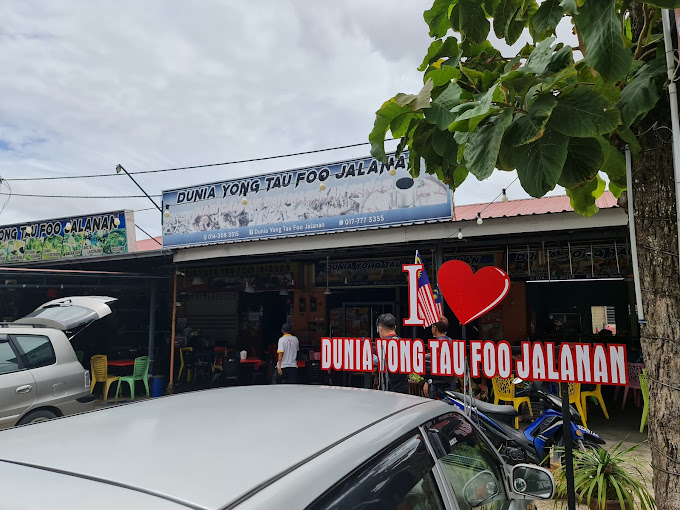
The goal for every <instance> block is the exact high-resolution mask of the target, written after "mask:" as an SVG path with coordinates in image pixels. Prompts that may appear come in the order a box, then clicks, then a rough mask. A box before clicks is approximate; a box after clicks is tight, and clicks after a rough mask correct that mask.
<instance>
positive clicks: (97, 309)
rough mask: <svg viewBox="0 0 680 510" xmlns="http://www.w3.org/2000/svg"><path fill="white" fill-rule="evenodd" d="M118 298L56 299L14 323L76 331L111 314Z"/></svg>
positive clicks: (79, 297) (84, 297)
mask: <svg viewBox="0 0 680 510" xmlns="http://www.w3.org/2000/svg"><path fill="white" fill-rule="evenodd" d="M116 300H117V298H112V297H106V296H73V297H65V298H59V299H55V300H53V301H49V302H48V303H45V304H44V305H41V306H39V307H38V308H37V309H36V310H34V311H33V312H31V313H29V314H28V315H27V316H26V317H23V318H21V319H17V320H16V321H14V322H15V323H17V324H34V325H39V326H46V327H48V328H54V329H58V330H61V331H74V330H75V329H78V328H81V327H84V326H87V325H88V324H91V323H92V322H94V321H96V320H99V319H101V318H102V317H106V316H107V315H109V314H110V313H111V308H110V307H109V303H112V302H114V301H116Z"/></svg>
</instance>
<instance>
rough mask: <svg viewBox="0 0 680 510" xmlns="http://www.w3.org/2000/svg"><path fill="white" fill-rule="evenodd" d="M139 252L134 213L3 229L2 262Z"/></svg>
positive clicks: (76, 218) (111, 213) (79, 218)
mask: <svg viewBox="0 0 680 510" xmlns="http://www.w3.org/2000/svg"><path fill="white" fill-rule="evenodd" d="M135 249H136V243H135V226H134V217H133V212H132V211H117V212H110V213H99V214H91V215H87V216H75V217H71V218H60V219H52V220H41V221H34V222H27V223H20V224H16V225H5V226H0V263H10V264H11V263H19V262H38V261H41V260H60V259H78V258H87V257H97V256H105V255H116V254H123V253H127V252H131V251H135Z"/></svg>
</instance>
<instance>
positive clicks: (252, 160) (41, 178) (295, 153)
mask: <svg viewBox="0 0 680 510" xmlns="http://www.w3.org/2000/svg"><path fill="white" fill-rule="evenodd" d="M392 140H396V138H387V139H385V141H386V142H389V141H392ZM369 144H370V142H361V143H353V144H350V145H338V146H337V147H327V148H325V149H314V150H310V151H302V152H291V153H289V154H278V155H276V156H263V157H261V158H249V159H239V160H234V161H225V162H223V163H208V164H205V165H193V166H181V167H176V168H161V169H158V170H141V171H137V172H128V173H129V174H131V175H141V174H155V173H161V172H176V171H179V170H195V169H197V168H210V167H214V166H226V165H238V164H240V163H254V162H256V161H267V160H270V159H280V158H290V157H293V156H304V155H306V154H317V153H319V152H328V151H335V150H340V149H350V148H352V147H361V146H362V145H369ZM118 175H119V174H91V175H65V176H61V177H19V178H15V179H4V180H5V181H12V182H15V181H16V182H18V181H51V180H59V179H94V178H101V177H117V176H118ZM24 196H30V195H24Z"/></svg>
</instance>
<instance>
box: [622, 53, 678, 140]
mask: <svg viewBox="0 0 680 510" xmlns="http://www.w3.org/2000/svg"><path fill="white" fill-rule="evenodd" d="M665 79H666V63H665V62H663V61H661V60H652V61H651V62H648V63H646V64H645V65H644V66H642V67H641V68H640V69H639V70H638V72H637V74H636V75H635V77H634V78H633V80H632V81H631V82H630V83H629V84H628V85H626V87H625V88H624V89H623V91H622V92H621V96H620V97H619V100H618V101H617V103H616V106H617V107H618V109H619V110H620V111H621V123H622V125H623V128H624V129H626V128H629V127H630V125H631V124H632V123H633V122H635V119H637V118H638V117H640V116H641V115H644V114H646V113H647V112H648V111H649V110H651V109H652V108H654V105H656V102H657V101H658V100H659V97H661V87H662V86H663V83H664V81H665Z"/></svg>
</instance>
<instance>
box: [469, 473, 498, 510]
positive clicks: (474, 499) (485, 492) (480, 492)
mask: <svg viewBox="0 0 680 510" xmlns="http://www.w3.org/2000/svg"><path fill="white" fill-rule="evenodd" d="M499 493H500V487H499V486H498V481H497V480H496V477H495V476H493V473H491V471H488V470H484V471H481V472H479V473H477V474H476V475H475V476H473V477H472V478H470V479H469V480H468V482H467V483H466V484H465V487H463V497H464V498H465V501H466V503H467V504H468V505H470V506H471V507H476V506H480V505H482V504H484V503H486V502H487V501H489V500H490V499H491V498H493V497H494V496H497V495H498V494H499Z"/></svg>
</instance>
